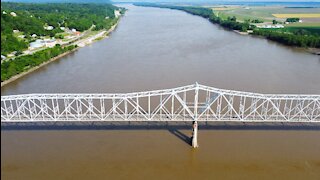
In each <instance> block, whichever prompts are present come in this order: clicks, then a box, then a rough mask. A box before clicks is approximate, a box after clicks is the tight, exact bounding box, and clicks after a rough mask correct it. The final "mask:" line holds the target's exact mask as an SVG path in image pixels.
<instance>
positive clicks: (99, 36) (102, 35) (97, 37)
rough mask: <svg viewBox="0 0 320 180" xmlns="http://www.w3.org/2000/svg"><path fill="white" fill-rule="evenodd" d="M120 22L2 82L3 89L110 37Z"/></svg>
mask: <svg viewBox="0 0 320 180" xmlns="http://www.w3.org/2000/svg"><path fill="white" fill-rule="evenodd" d="M119 21H120V18H119V19H118V21H117V22H116V23H115V24H114V25H113V26H111V28H110V29H108V30H104V31H102V32H103V33H101V32H99V33H97V34H95V35H92V36H89V37H87V38H85V39H81V40H79V41H77V42H74V43H73V45H77V47H76V48H74V49H72V50H70V51H67V52H64V53H62V54H60V55H58V56H56V57H53V58H51V59H49V60H48V61H46V62H44V63H41V64H40V65H38V66H35V67H33V68H30V69H28V70H27V71H24V72H21V73H19V74H17V75H14V76H12V77H11V78H9V79H7V80H5V81H3V82H1V87H3V86H5V85H7V84H9V83H11V82H13V81H15V80H17V79H19V78H21V77H23V76H25V75H27V74H29V73H31V72H33V71H35V70H37V69H39V68H41V67H43V66H45V65H47V64H49V63H51V62H53V61H56V60H58V59H60V58H62V57H64V56H66V55H68V54H70V53H72V52H75V51H76V50H78V49H79V48H81V47H85V46H87V45H89V44H92V43H93V42H95V41H98V40H102V39H104V38H106V37H108V35H109V34H110V33H111V32H112V31H114V30H115V29H116V27H117V25H118V23H119Z"/></svg>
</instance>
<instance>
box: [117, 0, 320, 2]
mask: <svg viewBox="0 0 320 180" xmlns="http://www.w3.org/2000/svg"><path fill="white" fill-rule="evenodd" d="M112 1H113V2H120V1H126V2H320V0H112Z"/></svg>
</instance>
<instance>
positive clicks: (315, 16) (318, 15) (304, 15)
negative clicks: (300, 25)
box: [272, 14, 320, 18]
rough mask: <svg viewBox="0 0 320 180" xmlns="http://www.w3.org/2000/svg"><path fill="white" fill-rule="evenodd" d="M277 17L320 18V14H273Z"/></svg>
mask: <svg viewBox="0 0 320 180" xmlns="http://www.w3.org/2000/svg"><path fill="white" fill-rule="evenodd" d="M272 15H273V16H274V17H277V18H320V14H272Z"/></svg>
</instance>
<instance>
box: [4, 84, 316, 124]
mask: <svg viewBox="0 0 320 180" xmlns="http://www.w3.org/2000/svg"><path fill="white" fill-rule="evenodd" d="M46 121H53V122H54V121H70V122H73V121H239V122H320V95H285V94H259V93H251V92H242V91H233V90H224V89H217V88H213V87H209V86H204V85H199V84H197V83H196V84H193V85H189V86H183V87H178V88H173V89H164V90H155V91H145V92H136V93H118V94H24V95H10V96H2V97H1V123H4V122H46Z"/></svg>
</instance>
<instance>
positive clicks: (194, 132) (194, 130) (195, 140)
mask: <svg viewBox="0 0 320 180" xmlns="http://www.w3.org/2000/svg"><path fill="white" fill-rule="evenodd" d="M191 143H192V147H193V148H197V147H199V145H198V123H197V121H194V122H193V128H192V142H191Z"/></svg>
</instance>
